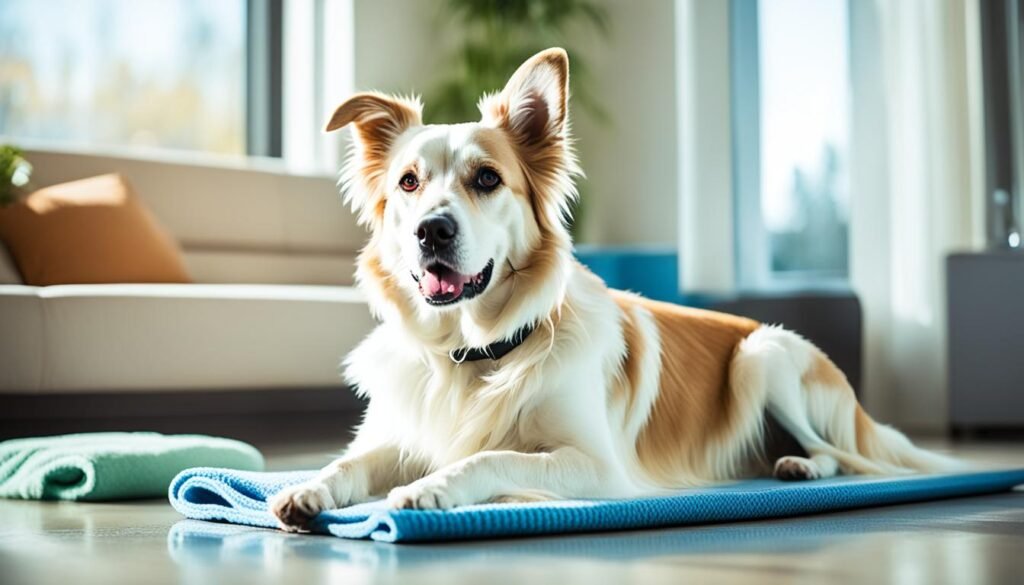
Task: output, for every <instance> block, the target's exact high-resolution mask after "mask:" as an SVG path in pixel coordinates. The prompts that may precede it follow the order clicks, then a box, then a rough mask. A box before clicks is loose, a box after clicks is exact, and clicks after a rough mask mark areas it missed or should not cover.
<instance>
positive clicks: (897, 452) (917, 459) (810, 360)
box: [736, 327, 958, 479]
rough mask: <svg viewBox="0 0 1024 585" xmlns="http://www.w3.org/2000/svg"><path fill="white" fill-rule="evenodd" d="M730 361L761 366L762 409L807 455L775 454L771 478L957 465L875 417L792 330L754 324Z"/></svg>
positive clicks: (900, 471) (836, 371) (926, 469)
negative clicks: (778, 456)
mask: <svg viewBox="0 0 1024 585" xmlns="http://www.w3.org/2000/svg"><path fill="white" fill-rule="evenodd" d="M736 359H737V360H748V361H750V362H752V363H753V366H747V367H759V368H761V369H762V370H763V376H764V379H765V384H766V386H767V409H768V411H769V412H770V413H771V414H772V416H774V417H775V418H776V419H777V420H778V422H779V424H780V425H782V427H783V428H785V429H786V431H787V432H789V433H790V434H791V435H793V437H794V438H795V439H796V440H797V442H798V443H800V446H801V447H803V449H804V450H805V451H807V453H808V455H809V456H810V458H803V457H783V458H781V459H780V460H779V461H778V462H777V463H776V465H775V475H776V476H777V477H780V478H782V479H814V478H818V477H828V476H830V475H835V474H836V473H840V472H841V473H846V474H853V473H861V474H869V475H894V474H905V473H912V472H915V471H916V472H936V471H946V470H951V469H955V468H957V467H958V463H957V462H956V461H953V460H951V459H948V458H946V457H943V456H940V455H937V454H934V453H930V452H928V451H925V450H923V449H919V448H918V447H915V446H914V445H913V444H912V443H911V442H910V441H909V440H908V439H907V438H906V437H905V436H904V435H903V434H902V433H900V432H899V431H897V430H895V429H893V428H890V427H887V426H885V425H880V424H877V423H875V422H874V421H873V420H872V419H871V417H869V416H868V415H867V414H866V413H865V412H864V410H863V409H862V408H861V407H860V405H859V404H858V403H857V398H856V396H855V395H854V392H853V388H852V387H850V384H849V382H847V380H846V376H844V375H843V373H842V372H841V371H840V370H839V368H838V367H836V365H835V364H833V363H832V361H831V360H829V359H828V357H827V356H825V354H824V353H822V352H821V350H819V349H818V348H817V347H815V346H814V345H813V344H811V343H810V342H808V341H807V340H805V339H803V338H802V337H800V336H799V335H797V334H795V333H792V332H789V331H786V330H784V329H780V328H776V327H762V328H761V329H758V330H757V331H755V332H754V333H752V334H751V335H750V336H749V337H748V338H747V339H745V340H744V341H743V343H742V345H741V346H740V351H739V352H738V353H737V356H736Z"/></svg>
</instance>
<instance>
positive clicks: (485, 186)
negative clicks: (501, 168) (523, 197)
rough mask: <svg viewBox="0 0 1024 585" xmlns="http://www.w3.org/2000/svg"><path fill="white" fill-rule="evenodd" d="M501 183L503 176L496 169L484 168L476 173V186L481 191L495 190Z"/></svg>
mask: <svg viewBox="0 0 1024 585" xmlns="http://www.w3.org/2000/svg"><path fill="white" fill-rule="evenodd" d="M500 184H501V177H500V176H498V173H497V172H496V171H495V170H494V169H489V168H486V167H485V168H482V169H480V172H478V173H477V174H476V186H477V188H478V189H480V190H481V191H493V190H495V189H496V188H497V187H498V185H500Z"/></svg>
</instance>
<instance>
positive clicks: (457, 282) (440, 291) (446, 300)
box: [412, 260, 494, 307]
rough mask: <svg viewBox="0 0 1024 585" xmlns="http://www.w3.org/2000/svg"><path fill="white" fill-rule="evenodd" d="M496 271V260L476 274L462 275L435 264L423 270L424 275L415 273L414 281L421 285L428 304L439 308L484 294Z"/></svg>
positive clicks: (490, 261) (443, 265)
mask: <svg viewBox="0 0 1024 585" xmlns="http://www.w3.org/2000/svg"><path fill="white" fill-rule="evenodd" d="M493 271H494V260H488V261H487V266H484V269H483V270H481V271H480V272H478V273H476V274H460V273H458V272H456V271H454V270H452V269H451V268H449V267H448V266H447V265H445V264H441V263H440V262H435V263H433V264H431V265H430V266H427V267H426V268H425V269H424V270H423V274H420V275H417V274H415V273H413V275H412V277H413V279H414V280H415V281H416V282H418V283H419V285H420V293H421V294H422V295H423V298H424V299H426V301H427V303H429V304H431V305H434V306H435V307H439V306H442V305H451V304H453V303H457V302H459V301H464V300H468V299H471V298H473V297H475V296H476V295H478V294H480V293H482V292H484V289H486V288H487V285H488V284H490V282H491V273H492V272H493Z"/></svg>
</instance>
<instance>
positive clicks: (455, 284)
mask: <svg viewBox="0 0 1024 585" xmlns="http://www.w3.org/2000/svg"><path fill="white" fill-rule="evenodd" d="M464 284H465V282H464V281H463V280H462V277H461V276H460V275H458V274H454V273H448V274H444V275H442V276H440V277H438V275H436V274H434V273H433V272H430V271H429V270H428V271H427V272H426V273H424V274H423V278H421V279H420V287H421V288H422V289H423V292H424V293H426V294H427V295H429V296H432V297H434V296H437V295H443V294H446V293H449V294H452V295H455V296H456V297H457V296H459V295H461V294H462V287H463V285H464Z"/></svg>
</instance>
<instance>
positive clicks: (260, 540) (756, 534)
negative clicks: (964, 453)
mask: <svg viewBox="0 0 1024 585" xmlns="http://www.w3.org/2000/svg"><path fill="white" fill-rule="evenodd" d="M1022 527H1024V494H1019V493H1009V494H1003V495H998V496H987V497H981V498H966V499H957V500H946V501H937V502H929V503H924V504H916V505H907V506H893V507H886V508H874V509H869V510H861V511H856V512H847V513H839V514H828V515H820V516H811V517H805V518H794V519H789V520H767V521H761V522H743V523H734V524H721V525H714V526H696V527H689V528H676V529H659V530H647V531H636V532H616V533H603V534H586V535H567V536H546V537H540V538H522V539H514V540H488V541H475V542H463V543H449V544H413V545H394V544H384V543H377V542H369V541H352V540H345V539H340V538H335V537H329V536H311V535H294V534H286V533H283V532H279V531H274V530H266V529H258V528H248V527H243V526H234V525H229V524H216V523H210V522H199V521H193V520H185V521H181V522H178V523H177V524H175V525H174V526H173V527H172V528H171V530H170V532H169V533H168V537H167V544H168V550H169V553H170V555H171V557H172V558H173V559H174V561H175V562H176V563H178V564H179V565H183V566H202V565H219V566H223V565H224V564H225V563H230V562H232V561H244V562H245V563H246V564H250V565H251V564H252V563H253V562H254V561H255V562H256V563H258V564H260V565H261V566H263V567H264V568H265V569H267V570H273V569H274V568H276V567H280V566H281V565H282V564H283V562H284V560H285V559H286V558H302V559H308V560H316V561H319V562H325V561H326V562H328V563H329V564H336V563H337V564H343V565H347V566H349V567H353V568H359V569H366V570H371V571H378V570H384V571H388V570H389V569H409V568H415V567H416V566H418V565H423V564H424V563H431V564H432V563H438V562H442V563H444V564H445V566H446V567H454V566H455V565H459V564H463V563H476V564H479V563H502V564H504V563H513V564H514V563H516V562H517V561H521V560H522V558H523V557H530V559H531V560H532V561H534V562H535V561H536V560H537V558H538V555H540V556H547V557H549V558H550V560H561V559H587V560H592V561H628V560H634V559H651V558H656V557H669V556H671V557H680V556H684V557H685V556H688V555H711V554H725V555H729V554H760V553H805V552H813V551H815V550H818V549H822V548H825V547H830V546H834V545H836V544H837V543H841V542H844V541H846V540H847V539H850V538H853V537H856V536H858V535H864V534H872V533H876V532H886V533H890V534H892V533H894V532H895V533H899V532H918V531H943V532H947V533H948V532H953V533H966V534H985V535H996V536H997V535H1001V534H1016V535H1020V534H1021V532H1022Z"/></svg>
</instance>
